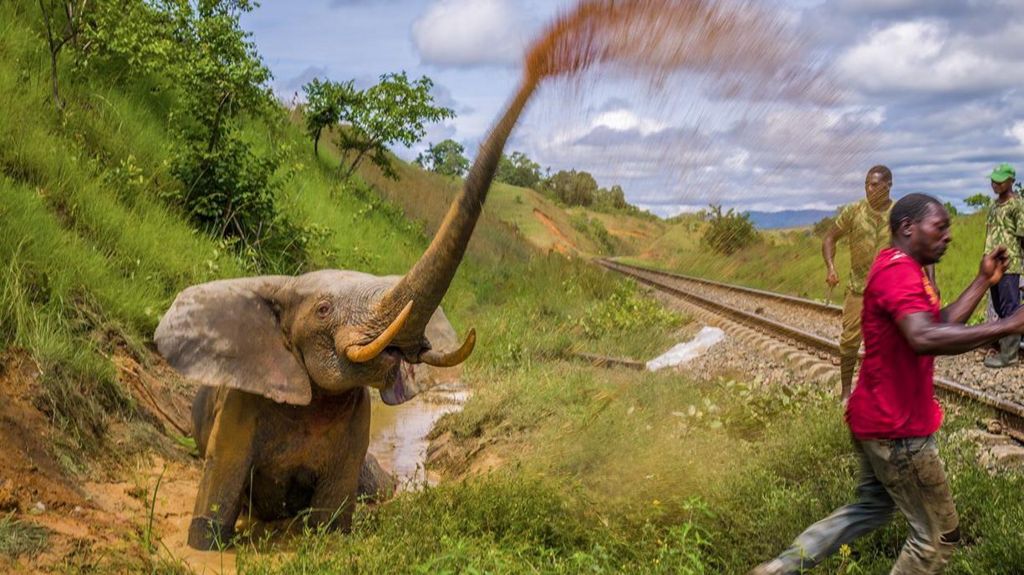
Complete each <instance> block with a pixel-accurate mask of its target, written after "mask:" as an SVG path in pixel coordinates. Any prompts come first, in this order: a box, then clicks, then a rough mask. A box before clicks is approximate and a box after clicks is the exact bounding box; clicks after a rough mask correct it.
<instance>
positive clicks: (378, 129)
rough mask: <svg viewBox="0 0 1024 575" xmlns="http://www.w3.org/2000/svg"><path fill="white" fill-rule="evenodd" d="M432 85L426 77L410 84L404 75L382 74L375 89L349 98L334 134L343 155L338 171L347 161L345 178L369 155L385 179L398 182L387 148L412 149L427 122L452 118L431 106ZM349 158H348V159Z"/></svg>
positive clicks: (443, 110)
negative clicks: (342, 125) (340, 124)
mask: <svg viewBox="0 0 1024 575" xmlns="http://www.w3.org/2000/svg"><path fill="white" fill-rule="evenodd" d="M433 86H434V82H433V81H432V80H431V79H430V78H428V77H426V76H423V77H422V78H420V79H419V80H416V81H415V82H412V83H410V82H409V78H408V77H407V76H406V74H405V72H401V73H398V74H385V75H383V76H381V77H380V83H378V84H377V85H376V86H373V87H371V88H368V89H366V90H365V91H363V92H359V93H357V94H356V95H355V97H353V99H352V102H351V104H350V105H349V106H346V107H345V108H344V109H343V110H342V114H341V122H342V124H345V127H344V129H343V130H341V132H340V133H339V134H338V147H339V148H341V151H342V154H344V156H345V157H344V158H342V163H341V165H340V166H339V168H341V167H343V166H344V164H345V162H346V161H348V162H349V164H348V170H347V171H346V173H345V177H346V178H347V177H349V176H351V175H352V173H353V172H355V170H356V168H357V167H359V163H360V162H361V161H362V160H363V158H365V157H367V156H369V158H370V161H371V162H373V164H374V165H375V166H377V167H378V168H380V170H381V171H382V172H383V173H384V175H385V176H386V177H388V178H391V179H398V173H397V172H395V170H394V167H393V166H392V165H391V159H390V157H389V156H388V146H390V145H392V144H396V143H398V144H402V145H405V146H412V145H414V144H416V143H417V142H419V141H420V139H422V138H423V136H424V134H426V125H427V124H428V123H431V122H439V121H441V120H445V119H448V118H454V117H455V112H453V111H452V110H451V109H450V108H445V107H443V106H435V105H434V97H433V96H431V95H430V89H431V88H432V87H433ZM350 155H351V156H352V159H351V160H348V157H349V156H350Z"/></svg>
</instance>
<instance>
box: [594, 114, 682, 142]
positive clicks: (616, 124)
mask: <svg viewBox="0 0 1024 575" xmlns="http://www.w3.org/2000/svg"><path fill="white" fill-rule="evenodd" d="M601 127H604V128H608V129H610V130H614V131H616V132H629V131H636V132H639V133H640V134H641V135H644V136H646V135H648V134H653V133H655V132H660V131H662V130H664V129H665V128H667V126H666V125H665V124H663V123H661V122H658V121H656V120H650V119H648V118H641V117H640V116H637V115H636V114H634V113H633V112H631V111H629V110H615V111H612V112H605V113H603V114H601V115H599V116H598V117H597V118H595V119H594V122H593V123H592V124H591V126H590V128H591V130H593V129H594V128H601Z"/></svg>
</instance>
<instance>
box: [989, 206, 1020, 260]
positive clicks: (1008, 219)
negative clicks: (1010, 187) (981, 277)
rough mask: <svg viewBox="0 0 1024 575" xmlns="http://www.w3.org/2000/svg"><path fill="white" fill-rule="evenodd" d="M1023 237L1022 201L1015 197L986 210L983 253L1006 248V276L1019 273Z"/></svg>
mask: <svg viewBox="0 0 1024 575" xmlns="http://www.w3.org/2000/svg"><path fill="white" fill-rule="evenodd" d="M1021 236H1024V201H1022V200H1021V199H1020V198H1018V197H1017V196H1013V197H1011V198H1010V199H1009V200H1007V201H1006V202H1003V203H1002V204H999V203H995V204H992V207H990V208H989V209H988V219H987V220H986V222H985V253H988V252H990V251H992V250H994V249H995V248H996V247H997V246H1006V251H1007V253H1008V255H1009V256H1010V265H1009V266H1008V267H1007V268H1006V273H1008V274H1019V273H1021V262H1022V260H1024V258H1022V254H1021V246H1020V238H1021Z"/></svg>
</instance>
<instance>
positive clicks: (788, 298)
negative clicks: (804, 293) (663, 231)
mask: <svg viewBox="0 0 1024 575" xmlns="http://www.w3.org/2000/svg"><path fill="white" fill-rule="evenodd" d="M604 262H608V263H612V264H615V265H617V266H622V267H625V268H629V269H635V270H640V271H643V272H646V273H652V274H657V275H660V276H665V277H670V278H676V279H681V280H685V281H688V282H694V283H699V284H703V285H708V286H713V287H718V288H722V289H727V290H730V291H735V292H739V293H744V294H750V295H755V296H759V297H763V298H768V299H774V300H776V301H781V302H785V303H789V304H793V305H797V306H801V307H806V308H810V309H813V310H814V311H818V312H822V313H827V314H831V315H836V316H841V315H843V307H842V306H838V305H834V304H827V303H822V302H820V301H815V300H813V299H807V298H802V297H797V296H793V295H789V294H784V293H778V292H773V291H767V290H762V289H756V288H752V287H747V286H741V285H736V284H727V283H724V282H719V281H715V280H709V279H705V278H699V277H694V276H688V275H683V274H679V273H675V272H667V271H664V270H656V269H652V268H647V267H643V266H638V265H634V264H627V263H623V262H619V261H614V260H610V259H605V258H601V259H599V260H598V263H600V264H602V265H604Z"/></svg>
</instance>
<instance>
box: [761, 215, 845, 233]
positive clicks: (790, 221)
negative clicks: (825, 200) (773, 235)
mask: <svg viewBox="0 0 1024 575" xmlns="http://www.w3.org/2000/svg"><path fill="white" fill-rule="evenodd" d="M747 213H748V214H750V221H752V222H754V225H755V226H756V227H757V228H759V229H762V230H773V229H779V228H798V227H801V226H809V225H811V224H813V223H814V222H817V221H818V220H820V219H821V218H824V217H827V216H831V215H834V214H835V211H834V210H783V211H781V212H747Z"/></svg>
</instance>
